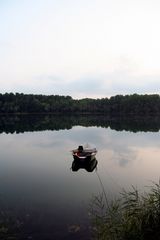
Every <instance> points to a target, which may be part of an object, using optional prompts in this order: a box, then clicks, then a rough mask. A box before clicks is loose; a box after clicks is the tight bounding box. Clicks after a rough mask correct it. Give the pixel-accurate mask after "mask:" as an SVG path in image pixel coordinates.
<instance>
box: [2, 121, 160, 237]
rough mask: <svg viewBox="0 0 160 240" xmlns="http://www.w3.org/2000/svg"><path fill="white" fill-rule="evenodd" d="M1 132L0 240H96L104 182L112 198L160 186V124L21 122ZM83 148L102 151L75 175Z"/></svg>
mask: <svg viewBox="0 0 160 240" xmlns="http://www.w3.org/2000/svg"><path fill="white" fill-rule="evenodd" d="M147 123H148V124H147ZM139 126H141V127H139ZM111 128H112V129H111ZM0 129H1V134H0V206H1V210H0V239H22V240H23V239H36V240H37V239H39V240H41V239H43V240H45V239H46V240H50V239H91V233H90V232H91V231H90V230H91V227H90V217H89V204H90V202H91V199H92V197H93V196H94V195H98V194H99V193H101V192H102V186H101V183H100V180H101V182H102V183H103V185H104V188H105V191H106V193H107V196H108V198H112V197H114V196H116V195H117V194H118V193H119V192H120V191H121V189H122V188H126V189H127V188H130V186H131V185H134V186H137V187H138V188H141V189H143V187H144V186H146V185H150V184H151V181H156V182H157V181H159V176H160V134H159V121H158V120H156V119H152V120H144V119H143V120H142V119H141V120H139V121H138V120H132V121H129V120H127V121H122V120H121V121H117V120H116V121H115V120H112V121H109V120H107V119H105V118H101V117H98V118H97V119H96V118H95V117H91V116H90V117H88V118H86V117H82V118H78V117H77V118H72V119H71V118H63V117H60V118H58V117H53V116H52V117H46V116H43V117H39V118H38V117H33V116H32V117H31V116H30V117H29V118H28V117H27V116H24V117H16V116H15V117H10V118H8V119H7V118H6V117H1V120H0ZM126 130H127V131H126ZM83 143H90V144H92V145H94V146H96V147H97V150H98V153H97V156H96V160H97V162H98V164H97V167H96V168H95V169H94V170H93V169H92V168H91V169H88V171H87V170H86V169H81V168H80V169H79V170H77V171H72V169H71V166H72V163H73V158H72V155H71V152H70V150H71V149H74V148H75V147H77V146H78V145H80V144H83ZM91 167H92V166H91ZM89 170H93V171H90V172H89ZM11 237H12V238H11Z"/></svg>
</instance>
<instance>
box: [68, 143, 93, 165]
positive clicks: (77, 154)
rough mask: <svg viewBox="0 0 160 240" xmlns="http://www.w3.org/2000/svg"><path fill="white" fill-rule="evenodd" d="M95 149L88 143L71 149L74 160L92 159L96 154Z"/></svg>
mask: <svg viewBox="0 0 160 240" xmlns="http://www.w3.org/2000/svg"><path fill="white" fill-rule="evenodd" d="M96 153H97V149H96V148H91V147H90V146H89V145H87V146H85V147H83V146H79V147H78V148H77V149H74V150H72V155H73V158H74V160H80V161H84V160H93V159H94V158H95V156H96Z"/></svg>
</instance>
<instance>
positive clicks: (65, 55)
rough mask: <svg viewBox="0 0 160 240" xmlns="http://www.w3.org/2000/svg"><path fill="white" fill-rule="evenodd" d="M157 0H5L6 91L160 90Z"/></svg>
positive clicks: (106, 93)
mask: <svg viewBox="0 0 160 240" xmlns="http://www.w3.org/2000/svg"><path fill="white" fill-rule="evenodd" d="M159 24H160V1H159V0H80V1H79V0H0V92H1V93H5V92H13V93H16V92H23V93H33V94H46V95H50V94H52V95H57V94H58V95H70V96H72V97H73V98H86V97H89V98H102V97H110V96H113V95H117V94H123V95H125V94H133V93H138V94H153V93H156V94H157V93H158V94H159V93H160V30H159Z"/></svg>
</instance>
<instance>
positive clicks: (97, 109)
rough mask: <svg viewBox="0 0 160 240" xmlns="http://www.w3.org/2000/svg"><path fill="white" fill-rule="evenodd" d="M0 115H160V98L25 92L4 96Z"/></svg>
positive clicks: (150, 96) (0, 103) (0, 96)
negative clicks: (74, 96) (76, 96)
mask: <svg viewBox="0 0 160 240" xmlns="http://www.w3.org/2000/svg"><path fill="white" fill-rule="evenodd" d="M0 113H1V114H11V113H66V114H70V113H78V114H79V113H81V114H86V113H89V114H93V113H94V114H105V115H106V116H110V117H117V116H155V115H160V96H159V95H156V94H153V95H147V94H146V95H138V94H133V95H125V96H123V95H117V96H113V97H111V98H110V99H108V98H102V99H90V98H85V99H81V100H75V99H72V98H71V97H70V96H59V95H50V96H46V95H33V94H23V93H16V94H13V93H5V94H0Z"/></svg>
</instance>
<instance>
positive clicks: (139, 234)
mask: <svg viewBox="0 0 160 240" xmlns="http://www.w3.org/2000/svg"><path fill="white" fill-rule="evenodd" d="M91 216H92V223H93V233H94V237H95V239H99V240H146V239H149V240H153V239H160V183H159V184H157V183H154V184H153V186H151V187H150V191H149V192H145V193H144V194H140V193H139V191H138V190H137V189H136V188H134V187H132V190H131V191H125V190H123V192H122V193H121V197H120V198H119V199H118V200H114V201H113V202H111V203H107V204H106V199H105V198H104V195H103V194H102V195H100V196H99V197H95V198H94V200H93V202H92V204H91Z"/></svg>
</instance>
